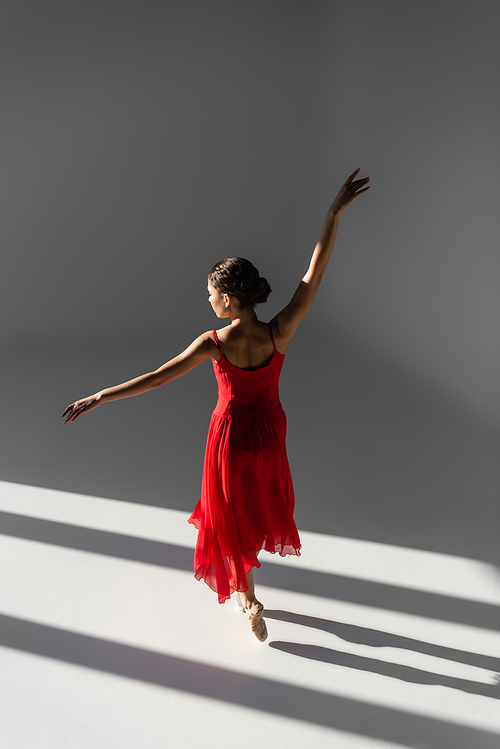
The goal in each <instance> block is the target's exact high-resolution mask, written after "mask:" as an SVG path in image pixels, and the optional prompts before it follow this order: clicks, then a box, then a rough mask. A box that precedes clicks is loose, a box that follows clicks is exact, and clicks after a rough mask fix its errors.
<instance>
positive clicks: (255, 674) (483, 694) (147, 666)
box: [0, 482, 500, 749]
mask: <svg viewBox="0 0 500 749" xmlns="http://www.w3.org/2000/svg"><path fill="white" fill-rule="evenodd" d="M0 511H1V519H2V533H3V536H2V543H1V545H0V569H1V591H2V614H1V616H0V642H1V648H0V662H1V669H0V673H1V685H2V686H1V690H2V692H1V705H2V718H1V735H2V745H3V746H5V747H6V748H7V747H8V749H31V747H36V749H114V748H115V747H116V749H129V748H130V749H132V748H133V749H136V748H137V747H146V748H147V749H156V747H158V748H159V747H196V746H200V745H203V746H204V747H205V748H206V749H209V748H210V747H214V748H215V747H218V748H219V749H221V747H222V748H225V747H227V748H228V749H229V747H236V746H237V747H242V748H243V749H247V748H248V749H250V748H252V749H253V748H254V747H255V746H256V745H258V744H259V743H261V742H262V743H263V744H265V745H270V746H274V747H277V748H278V747H279V748H281V747H282V748H283V749H285V747H287V748H288V747H290V746H302V745H307V743H309V745H310V746H314V747H333V746H335V747H338V748H339V749H354V748H356V749H376V748H377V749H381V747H392V748H394V747H399V746H401V747H422V748H423V747H443V748H446V749H449V748H451V747H453V748H454V749H462V748H463V749H466V748H467V749H472V747H474V749H481V748H482V747H488V749H490V748H491V749H493V748H494V747H498V746H500V710H499V702H498V698H499V697H500V681H499V671H500V658H499V654H500V634H499V632H498V631H497V630H496V629H495V626H494V612H496V611H497V610H498V609H497V607H498V606H499V604H500V583H499V578H498V573H497V570H496V569H495V568H494V567H493V566H492V565H490V564H488V563H486V562H480V561H474V560H471V559H467V558H462V557H460V556H453V555H450V554H440V553H436V552H429V551H422V550H412V549H408V548H403V547H398V546H392V545H389V544H383V543H376V542H370V541H363V540H359V539H350V538H347V537H335V536H331V535H328V534H326V533H318V532H311V531H303V532H302V540H303V554H302V556H301V558H300V559H298V558H287V559H281V558H279V557H278V558H276V557H274V556H272V555H264V559H263V565H262V568H261V569H260V570H258V571H257V572H256V580H257V585H258V594H259V596H260V598H261V600H263V602H264V603H265V605H266V608H267V623H268V629H269V638H268V640H267V642H266V643H264V644H261V643H259V642H258V641H257V640H256V639H255V638H254V637H253V635H252V634H251V633H250V631H249V628H248V623H247V620H246V617H245V616H244V615H243V614H241V613H240V612H239V611H237V609H236V606H235V604H234V602H233V600H231V601H228V602H226V603H225V604H224V605H219V604H218V603H217V599H216V596H215V594H214V593H213V592H212V591H211V590H210V589H209V588H208V587H207V586H206V585H205V584H204V583H203V582H198V581H196V580H195V579H194V577H193V573H192V553H193V548H194V543H195V537H196V531H195V530H194V528H193V527H192V526H190V525H188V523H187V522H186V520H187V517H188V513H187V512H183V511H180V510H172V509H165V508H162V507H152V506H145V505H138V504H133V503H131V502H123V501H119V500H116V499H106V498H101V497H92V496H86V495H82V494H73V493H69V492H64V491H57V490H53V489H46V488H37V487H32V486H26V485H22V484H16V483H11V482H1V483H0ZM349 591H351V594H349ZM387 591H392V596H391V595H388V594H387ZM394 591H396V592H399V594H400V595H399V600H398V605H397V606H395V605H394V604H393V603H391V601H392V602H393V601H394V599H395V596H394ZM401 591H404V592H405V595H406V597H407V598H406V602H407V604H408V605H407V606H406V610H401V609H402V608H404V607H401V605H400V603H401ZM336 592H337V594H336ZM364 594H365V602H364V603H360V602H359V601H363V595H364ZM396 598H397V596H396ZM429 600H430V601H433V600H434V601H435V606H434V607H433V606H430V607H429V606H428V605H427V607H425V606H423V607H422V609H423V610H424V609H425V610H426V614H425V615H423V614H422V613H418V610H419V607H418V603H419V601H422V602H427V604H428V602H429ZM443 600H444V601H446V602H447V606H446V607H444V606H443V605H442V601H443ZM412 602H413V604H412ZM431 612H433V613H431ZM454 614H455V615H454ZM464 622H466V623H464Z"/></svg>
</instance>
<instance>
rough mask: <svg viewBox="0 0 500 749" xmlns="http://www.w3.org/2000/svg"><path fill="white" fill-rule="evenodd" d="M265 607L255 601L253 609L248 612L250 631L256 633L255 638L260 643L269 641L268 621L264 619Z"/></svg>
mask: <svg viewBox="0 0 500 749" xmlns="http://www.w3.org/2000/svg"><path fill="white" fill-rule="evenodd" d="M263 613H264V605H263V604H262V603H260V601H255V603H254V604H253V606H252V608H251V609H249V611H248V621H249V622H250V629H251V630H252V632H253V633H254V635H255V637H256V638H257V639H258V640H259V642H264V640H267V626H266V620H265V619H264V617H263Z"/></svg>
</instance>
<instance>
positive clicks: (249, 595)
mask: <svg viewBox="0 0 500 749" xmlns="http://www.w3.org/2000/svg"><path fill="white" fill-rule="evenodd" d="M247 585H248V590H242V591H241V593H238V595H239V597H240V601H241V603H242V604H243V606H244V607H245V609H250V608H252V605H253V604H254V603H255V601H256V600H257V599H256V598H255V585H254V581H253V569H251V570H250V572H249V573H248V575H247Z"/></svg>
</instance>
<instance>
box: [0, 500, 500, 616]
mask: <svg viewBox="0 0 500 749" xmlns="http://www.w3.org/2000/svg"><path fill="white" fill-rule="evenodd" d="M0 534H3V535H7V536H13V537H16V538H24V539H29V540H31V541H39V542H42V543H47V544H54V545H56V546H62V547H66V548H70V549H78V550H80V551H88V552H92V553H93V554H103V555H105V556H110V557H118V558H120V559H129V560H133V561H136V562H143V563H145V564H155V565H158V566H160V567H169V568H171V569H176V570H184V571H185V572H192V573H193V574H194V571H193V549H189V548H186V547H185V546H177V545H175V544H168V543H163V542H161V541H152V540H150V539H143V538H137V537H136V536H128V535H125V534H122V533H112V532H110V531H100V530H96V529H94V528H83V527H80V526H76V525H69V524H66V523H58V522H55V521H53V520H41V519H39V518H32V517H27V516H25V515H16V514H15V513H8V512H0ZM258 583H259V584H261V585H267V586H269V587H272V588H279V589H281V590H289V591H292V592H299V593H307V594H310V595H315V596H321V597H323V598H331V599H334V600H337V601H347V602H349V603H356V604H362V605H363V606H374V607H375V608H380V609H386V610H387V611H398V612H404V613H407V614H413V615H416V616H427V617H429V618H431V619H441V620H443V621H450V622H459V623H461V624H466V625H469V626H473V627H481V628H484V629H494V630H500V607H499V606H494V605H492V604H489V603H480V602H477V601H466V600H464V599H462V598H454V597H452V596H444V595H442V594H438V593H429V592H426V591H419V590H411V589H409V588H403V587H401V586H397V585H387V584H385V583H375V582H372V581H369V580H359V579H356V578H352V577H343V576H342V575H334V574H330V573H327V572H317V571H314V570H307V569H300V568H298V567H294V568H292V567H289V566H287V565H286V562H284V563H283V564H268V565H266V564H264V565H263V566H262V567H261V568H260V569H259V571H258Z"/></svg>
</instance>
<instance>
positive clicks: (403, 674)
mask: <svg viewBox="0 0 500 749" xmlns="http://www.w3.org/2000/svg"><path fill="white" fill-rule="evenodd" d="M265 616H266V619H276V620H279V621H284V622H290V623H291V624H300V625H302V626H305V627H313V628H315V629H321V630H323V631H324V632H330V633H331V634H332V635H335V636H337V637H340V638H341V639H342V640H345V641H346V642H352V643H356V644H359V645H369V646H370V647H376V648H380V647H390V648H400V649H402V650H413V651H415V652H417V653H422V654H425V655H431V656H434V657H437V658H442V659H444V660H451V661H456V662H457V663H464V664H467V665H470V666H475V667H476V668H484V669H487V670H489V671H496V672H497V674H496V678H495V683H494V684H483V683H482V682H476V681H470V680H468V679H460V678H457V677H453V676H444V675H442V674H436V673H432V672H429V671H424V670H421V669H418V668H413V667H411V666H403V665H401V664H399V663H388V662H385V661H381V660H378V659H375V658H366V657H365V656H360V655H355V654H353V653H345V652H344V651H342V650H334V649H332V648H326V647H322V646H320V645H307V644H303V643H298V642H282V641H271V642H270V643H269V647H271V648H274V649H276V650H281V651H283V652H284V653H289V654H290V655H296V656H300V657H301V658H309V659H311V660H316V661H322V662H323V663H331V664H333V665H337V666H346V667H347V668H355V669H358V670H361V671H370V672H372V673H377V674H381V675H382V676H390V677H392V678H394V679H402V680H403V681H408V682H413V683H415V684H429V685H431V684H432V685H440V686H444V687H449V688H451V689H460V690H462V691H463V692H469V693H470V694H477V695H481V696H483V697H492V698H494V699H499V698H500V674H499V673H498V672H499V671H500V658H493V657H490V656H486V655H482V654H480V653H468V652H466V651H463V650H456V649H454V648H447V647H444V646H441V645H434V644H432V643H428V642H424V641H421V640H415V639H412V638H411V637H403V636H401V635H394V634H391V633H389V632H381V631H379V630H374V629H367V628H365V627H358V626H355V625H353V624H343V623H342V622H336V621H330V620H328V619H321V618H319V617H315V616H307V615H304V614H295V613H293V612H291V611H281V610H275V609H266V613H265Z"/></svg>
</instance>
